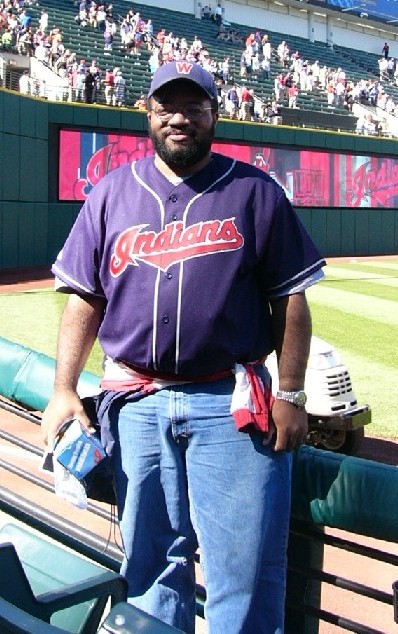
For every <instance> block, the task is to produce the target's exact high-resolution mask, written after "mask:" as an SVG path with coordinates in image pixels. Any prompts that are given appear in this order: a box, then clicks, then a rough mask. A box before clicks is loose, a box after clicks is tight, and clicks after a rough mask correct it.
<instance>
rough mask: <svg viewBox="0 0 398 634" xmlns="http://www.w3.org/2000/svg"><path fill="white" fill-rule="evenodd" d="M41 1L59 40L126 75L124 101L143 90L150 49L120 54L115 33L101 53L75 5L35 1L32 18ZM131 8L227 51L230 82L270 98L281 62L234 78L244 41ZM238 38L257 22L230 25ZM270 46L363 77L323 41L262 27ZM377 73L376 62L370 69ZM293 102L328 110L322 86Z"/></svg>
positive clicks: (166, 13) (98, 39) (188, 20)
mask: <svg viewBox="0 0 398 634" xmlns="http://www.w3.org/2000/svg"><path fill="white" fill-rule="evenodd" d="M112 4H113V14H114V16H115V18H116V20H117V21H120V20H121V19H122V18H123V17H124V16H125V15H126V13H127V10H128V5H126V3H125V2H122V1H121V0H116V2H113V3H112ZM42 6H44V7H46V9H47V10H48V13H49V17H50V20H49V26H50V28H53V27H59V28H60V29H61V30H62V32H63V35H64V45H65V46H66V47H67V48H70V49H71V50H72V51H74V52H76V53H77V56H78V57H79V58H85V59H87V60H91V59H96V60H97V62H98V63H99V64H100V66H101V68H102V69H103V70H105V68H106V67H108V66H109V67H115V66H117V67H119V68H120V69H121V70H122V72H123V76H124V78H125V79H126V85H127V92H128V100H127V105H132V104H133V103H134V102H135V100H136V99H137V98H138V97H139V96H140V94H142V93H145V92H146V91H147V88H148V86H149V82H150V72H149V66H148V59H149V55H150V53H149V52H148V51H147V50H146V49H144V48H143V49H142V50H141V54H140V56H130V55H128V56H126V54H125V51H121V50H120V37H119V34H117V35H116V37H115V42H114V47H113V51H112V54H111V55H105V54H104V50H103V37H102V33H100V32H99V31H98V30H95V29H93V28H92V27H90V26H86V27H82V26H80V25H78V23H77V22H76V21H75V19H74V18H75V15H76V13H77V8H76V7H71V4H70V2H69V1H68V0H41V4H39V5H37V6H36V7H32V8H31V9H30V11H31V13H32V15H33V16H34V17H36V18H38V16H39V14H40V10H41V7H42ZM134 10H135V11H139V12H140V13H141V15H142V17H143V18H144V19H148V18H151V19H152V22H153V24H154V29H155V33H157V31H159V30H160V29H161V28H165V29H166V32H167V33H168V32H170V31H172V32H173V33H174V34H175V35H177V36H180V37H181V36H185V37H186V38H187V39H188V41H192V39H193V38H194V36H195V35H198V37H199V38H200V39H201V40H202V42H203V44H204V45H205V46H206V48H207V50H208V51H209V53H210V55H211V57H212V58H214V59H215V60H216V61H219V62H221V61H222V60H223V59H224V57H225V56H226V55H227V56H229V58H230V67H231V74H232V80H233V82H234V83H236V84H238V85H239V84H245V85H246V86H247V87H248V88H249V89H253V90H254V92H255V94H256V96H257V97H259V98H260V99H261V100H263V101H268V100H271V99H272V97H273V86H274V78H275V75H276V74H278V73H279V72H281V70H282V67H281V65H280V64H279V62H278V61H277V60H276V59H273V60H272V63H271V74H270V78H269V79H268V80H262V79H256V78H254V77H250V76H249V77H244V78H241V77H240V72H239V70H240V67H239V62H240V57H241V53H242V51H243V48H244V44H243V43H242V44H234V43H231V42H225V41H222V42H219V41H217V39H216V34H217V26H216V25H215V24H214V23H213V22H211V21H208V20H198V19H196V18H194V17H193V16H192V15H190V14H185V13H179V12H178V13H177V12H175V11H171V10H168V9H163V8H158V7H153V6H147V5H145V4H142V3H141V4H140V3H134ZM231 27H233V28H235V29H236V30H237V31H238V32H239V34H240V35H241V36H242V37H244V38H245V37H246V36H247V35H248V34H249V33H250V32H255V31H256V30H257V27H251V26H246V25H241V24H234V23H232V24H231ZM267 33H268V35H269V38H270V40H271V43H272V46H273V47H276V46H277V45H278V44H279V43H280V41H281V40H282V39H286V41H287V42H288V45H289V47H290V50H291V52H294V51H295V50H298V51H299V53H300V55H301V56H302V57H303V58H304V59H308V60H309V61H310V62H312V61H314V60H315V59H318V61H319V63H320V64H321V65H324V64H325V65H327V66H330V67H332V68H337V67H339V66H340V67H341V68H343V69H344V70H345V71H346V73H347V76H348V78H352V79H353V80H354V81H357V80H358V78H361V77H363V76H364V70H363V68H362V67H361V66H360V65H359V64H358V63H356V62H355V60H354V55H353V56H352V58H351V59H350V58H349V57H348V56H347V55H346V53H344V52H342V51H338V50H337V51H332V50H331V49H330V48H329V47H327V46H326V45H325V44H324V43H321V42H313V43H312V42H309V41H308V40H306V39H305V38H301V37H298V36H292V35H289V36H288V37H286V36H285V35H282V34H280V33H275V32H271V31H268V30H267ZM375 75H376V76H377V67H376V68H375ZM281 105H282V106H286V105H287V102H286V100H284V101H282V104H281ZM298 106H299V108H301V109H305V110H311V111H319V112H322V111H330V108H328V106H327V98H326V94H325V93H323V92H322V91H314V92H313V93H309V94H306V93H301V94H300V95H299V98H298ZM333 112H335V113H337V114H346V115H347V116H348V113H347V111H346V110H344V109H343V108H339V107H337V106H336V107H334V108H333Z"/></svg>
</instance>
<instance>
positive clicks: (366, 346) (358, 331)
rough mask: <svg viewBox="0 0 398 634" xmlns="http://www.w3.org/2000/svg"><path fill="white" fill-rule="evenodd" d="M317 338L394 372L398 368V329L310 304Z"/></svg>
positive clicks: (312, 302) (397, 327) (320, 305)
mask: <svg viewBox="0 0 398 634" xmlns="http://www.w3.org/2000/svg"><path fill="white" fill-rule="evenodd" d="M309 303H310V307H311V312H312V321H313V331H314V335H317V336H318V337H321V338H322V339H325V340H326V341H328V342H329V343H332V344H333V345H335V346H336V348H338V349H339V350H349V351H350V352H352V353H353V354H356V355H358V356H362V357H364V358H367V359H369V360H370V361H376V362H377V363H381V364H383V365H384V366H386V367H389V368H390V369H394V370H396V369H397V368H398V346H397V345H396V341H397V337H398V326H391V325H389V324H384V323H381V322H375V321H372V320H370V319H366V318H365V317H360V316H358V315H349V314H348V313H344V312H343V311H340V310H337V309H333V311H331V310H330V308H328V307H327V306H324V305H323V304H318V303H317V302H315V301H312V300H311V299H310V300H309Z"/></svg>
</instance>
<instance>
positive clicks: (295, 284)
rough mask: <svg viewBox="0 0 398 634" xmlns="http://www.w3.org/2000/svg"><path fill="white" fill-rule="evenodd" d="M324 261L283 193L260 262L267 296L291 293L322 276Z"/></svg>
mask: <svg viewBox="0 0 398 634" xmlns="http://www.w3.org/2000/svg"><path fill="white" fill-rule="evenodd" d="M325 264H326V263H325V260H324V259H323V257H322V256H321V254H320V252H319V251H318V249H317V247H316V245H315V244H314V242H313V240H312V239H311V238H310V236H309V234H308V232H307V230H306V229H305V227H304V225H303V224H302V222H301V221H300V219H299V217H298V215H297V213H296V212H295V210H294V209H293V207H292V205H291V204H290V202H289V200H288V199H287V197H286V195H285V193H284V192H283V193H281V194H280V195H279V197H278V199H277V202H276V206H275V211H274V215H273V220H272V224H271V227H270V231H269V234H268V239H267V243H266V245H265V251H264V255H263V258H262V261H261V265H260V283H261V284H262V287H263V289H264V291H265V294H266V296H267V297H268V298H273V297H278V296H282V295H287V294H290V293H292V289H301V290H303V289H305V287H306V286H307V285H308V284H307V282H308V280H314V281H318V280H319V279H322V277H323V273H322V267H323V266H325ZM293 292H298V291H293Z"/></svg>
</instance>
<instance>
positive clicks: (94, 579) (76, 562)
mask: <svg viewBox="0 0 398 634" xmlns="http://www.w3.org/2000/svg"><path fill="white" fill-rule="evenodd" d="M0 597H1V598H2V599H3V600H5V601H6V602H8V603H10V604H12V605H14V606H16V607H17V608H19V609H20V610H23V611H24V612H26V613H27V614H29V615H31V616H33V617H35V618H37V619H40V620H41V621H44V622H48V623H51V625H54V626H56V627H59V628H61V630H66V631H67V632H71V633H73V634H92V633H93V632H95V631H96V630H97V627H98V625H99V623H100V621H101V619H102V618H103V614H104V610H105V607H106V604H107V602H108V600H109V599H110V600H111V604H112V605H114V604H116V603H119V602H120V601H125V600H126V597H127V586H126V581H125V579H124V578H123V577H122V576H121V575H118V574H116V573H115V572H111V571H109V570H107V569H105V568H102V567H101V566H99V565H97V564H94V563H92V562H90V561H88V560H86V559H84V558H83V557H81V556H79V555H77V554H75V553H72V552H70V551H68V550H67V549H64V548H62V547H61V546H59V545H57V544H56V543H53V542H51V541H49V540H48V539H45V538H43V537H41V536H39V535H37V534H36V533H35V532H33V531H31V530H28V529H25V528H23V527H22V526H20V525H17V524H12V523H8V524H5V525H4V526H3V527H2V528H1V529H0ZM1 631H3V630H1ZM40 634H41V632H40ZM43 634H44V632H43Z"/></svg>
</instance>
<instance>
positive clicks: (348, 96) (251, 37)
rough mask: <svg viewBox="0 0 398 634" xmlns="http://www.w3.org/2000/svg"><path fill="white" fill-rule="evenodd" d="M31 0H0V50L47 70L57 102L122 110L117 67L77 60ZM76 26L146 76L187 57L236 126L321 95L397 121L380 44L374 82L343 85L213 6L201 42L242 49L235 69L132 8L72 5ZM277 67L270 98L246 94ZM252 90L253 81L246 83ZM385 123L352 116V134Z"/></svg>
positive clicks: (394, 69) (33, 90) (32, 84)
mask: <svg viewBox="0 0 398 634" xmlns="http://www.w3.org/2000/svg"><path fill="white" fill-rule="evenodd" d="M33 4H36V2H35V0H3V1H0V33H1V43H2V45H3V47H5V48H7V47H10V48H13V49H14V50H16V51H17V52H18V53H19V54H21V55H26V56H35V57H36V58H37V59H38V60H40V61H41V62H43V63H44V64H45V65H47V66H48V67H50V68H51V69H52V70H53V71H54V72H55V73H56V74H57V75H58V77H59V82H58V86H57V89H56V90H55V96H54V97H53V98H55V99H59V100H62V101H80V102H86V103H97V102H98V96H99V95H100V94H101V95H102V96H103V101H104V102H105V103H106V104H108V105H113V106H123V105H126V97H127V91H128V87H127V85H126V80H125V78H124V77H123V73H122V70H121V68H120V67H115V66H112V64H109V67H108V66H107V67H106V68H100V66H99V65H98V63H97V60H95V59H93V60H85V59H78V58H77V56H76V53H74V52H73V51H71V50H70V49H68V48H65V46H64V44H63V34H62V31H61V29H59V28H56V27H53V28H51V29H49V17H48V13H47V11H46V10H45V9H42V10H41V13H40V17H39V19H38V20H36V22H37V24H36V25H33V24H32V17H31V16H30V14H29V6H32V5H33ZM75 6H76V8H77V14H76V16H75V20H76V22H78V23H79V25H80V26H81V27H82V28H87V29H93V30H95V31H97V32H98V37H99V38H100V37H102V38H103V46H104V54H105V55H108V56H111V54H112V51H113V46H114V43H115V42H114V41H115V36H116V35H118V36H119V37H118V38H117V43H118V46H119V48H120V51H121V52H122V53H124V55H125V57H130V56H135V57H136V58H139V57H140V55H141V52H142V50H143V49H145V50H147V51H149V53H150V57H149V62H148V63H149V70H150V72H151V73H153V72H155V70H156V69H157V68H158V67H159V65H161V64H165V63H167V62H169V61H172V60H187V61H194V62H197V63H200V64H201V65H202V66H203V67H204V68H206V69H207V70H208V71H209V72H211V73H212V74H213V75H214V77H215V80H216V83H217V86H218V90H219V102H220V106H221V107H222V108H223V109H224V111H225V112H226V113H227V116H229V117H230V118H231V119H238V120H241V121H263V122H278V121H280V117H279V108H280V106H281V105H286V106H288V107H289V108H298V107H300V95H302V94H304V93H305V94H307V95H308V94H311V93H324V96H326V102H327V106H328V108H330V109H342V108H344V109H346V110H347V111H348V112H351V111H352V110H353V106H354V104H355V103H359V104H365V105H369V106H374V107H376V106H377V107H378V108H381V109H382V110H384V111H385V112H386V115H395V116H398V104H396V103H395V102H394V100H393V99H392V97H391V96H389V95H388V94H387V92H386V90H385V84H386V83H395V84H396V85H398V65H397V64H396V61H395V60H394V59H393V58H391V57H390V56H389V47H388V44H387V43H385V45H384V47H383V49H382V57H381V59H380V60H379V69H380V77H379V80H376V79H365V78H364V79H361V80H359V81H357V82H353V81H351V80H349V79H348V78H347V76H346V72H345V71H344V69H343V68H340V67H339V68H334V69H333V68H330V67H327V66H326V65H321V64H320V63H319V61H318V60H315V61H313V62H311V61H309V60H308V59H305V58H304V57H303V56H302V55H301V54H300V52H299V51H297V50H296V51H294V52H291V51H290V48H289V44H288V42H287V41H286V40H282V41H281V42H279V43H278V44H277V45H276V46H272V44H271V41H270V39H269V36H268V34H266V33H261V32H260V31H255V32H253V33H249V34H248V35H247V36H245V37H242V36H241V35H239V33H238V32H237V30H236V29H233V28H232V27H231V25H230V24H229V23H228V22H226V21H225V20H224V18H223V11H222V9H221V5H220V3H218V4H216V6H215V8H214V10H213V9H212V8H211V6H210V5H209V4H208V5H204V6H203V7H202V8H201V18H202V20H204V21H206V20H208V21H211V22H213V23H215V24H216V25H217V27H218V30H217V33H216V35H214V31H213V32H212V30H210V29H209V38H210V37H215V38H216V40H226V41H230V42H233V43H236V44H238V45H239V46H242V45H243V48H242V51H241V55H240V62H239V69H237V68H234V67H233V63H232V60H231V58H230V57H229V56H228V55H226V56H224V58H223V59H222V61H220V60H218V61H217V60H215V59H214V58H212V56H211V55H210V53H209V50H208V47H207V46H206V43H205V42H202V41H201V39H200V37H199V36H197V35H195V36H194V37H193V38H192V39H191V40H190V39H189V38H188V37H186V36H179V35H177V34H175V33H173V32H171V31H169V32H167V31H166V29H165V28H159V29H158V30H157V31H155V28H154V24H153V23H152V20H151V19H148V18H145V17H144V16H142V15H141V14H140V12H139V11H136V10H134V8H132V7H131V5H130V7H131V8H129V10H128V11H127V13H126V14H125V15H124V16H120V15H118V16H115V15H114V10H113V5H112V4H111V3H105V2H96V1H94V0H77V1H76V2H75ZM272 59H274V60H275V61H276V62H278V64H279V69H280V72H278V73H277V74H276V75H274V76H273V78H272V87H273V91H272V96H271V97H270V99H269V100H267V101H265V102H264V101H262V100H260V99H258V98H257V97H256V95H255V92H254V91H253V89H249V88H248V87H247V86H246V85H245V82H246V80H248V79H251V80H256V81H257V82H263V81H268V80H271V62H272ZM43 84H45V82H39V81H38V80H36V79H35V78H34V77H29V76H27V74H26V73H24V75H23V76H22V77H21V80H20V90H21V92H24V93H27V94H29V93H30V94H34V95H39V96H46V87H45V85H43ZM251 85H253V84H251ZM131 105H133V106H134V107H137V108H138V107H139V108H141V109H142V108H145V107H146V101H145V96H144V95H141V96H140V97H139V98H138V99H136V101H135V102H134V103H133V104H131ZM386 121H387V118H386V117H382V118H381V119H380V118H379V120H377V118H376V117H373V116H371V115H368V116H367V117H364V118H360V120H359V121H358V126H357V131H358V132H364V133H374V132H372V130H373V128H374V129H375V132H376V133H377V132H382V133H385V132H386V130H387V123H386Z"/></svg>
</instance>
